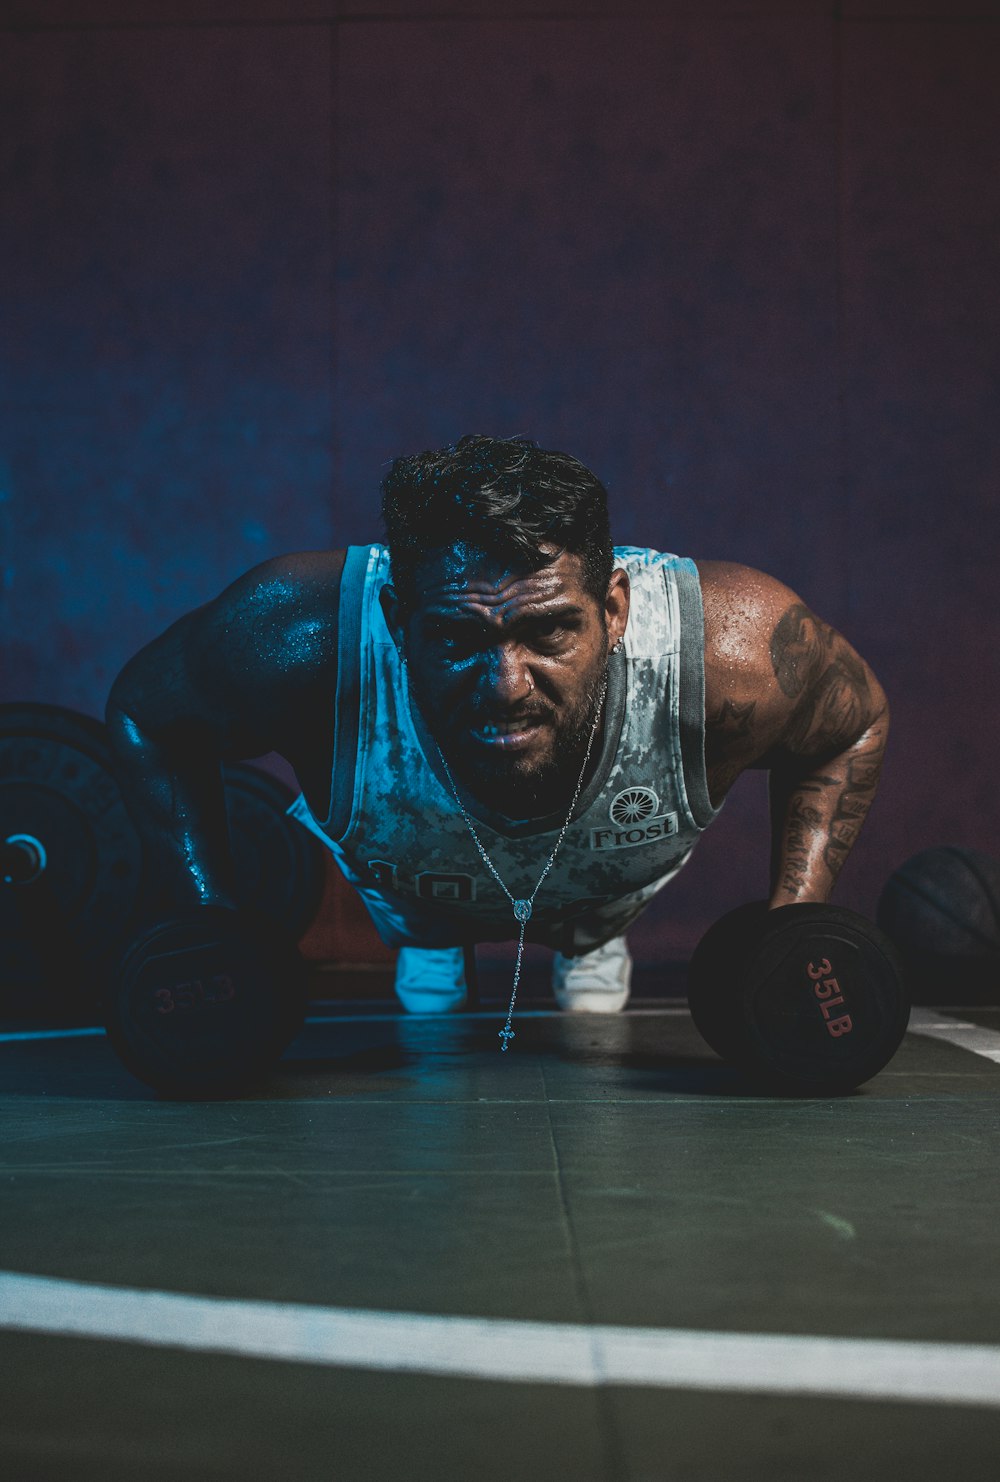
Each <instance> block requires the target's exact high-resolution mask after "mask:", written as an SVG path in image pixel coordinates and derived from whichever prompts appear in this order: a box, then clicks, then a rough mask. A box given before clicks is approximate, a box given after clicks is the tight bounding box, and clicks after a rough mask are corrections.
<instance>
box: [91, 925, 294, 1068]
mask: <svg viewBox="0 0 1000 1482" xmlns="http://www.w3.org/2000/svg"><path fill="white" fill-rule="evenodd" d="M305 1003H306V994H305V971H304V964H303V962H302V959H301V958H300V957H299V954H298V952H297V951H296V949H295V946H294V944H293V943H290V942H289V941H288V939H287V938H286V937H285V935H284V933H283V932H282V930H281V929H280V928H279V927H277V926H274V925H273V924H272V923H270V922H268V921H266V920H264V919H262V918H260V917H257V916H254V917H249V916H248V915H246V914H245V913H243V912H239V911H232V910H227V909H224V908H221V907H212V906H203V907H199V908H196V909H194V910H191V911H188V912H186V913H184V914H181V915H178V916H176V917H174V918H172V919H170V920H167V921H160V922H157V923H156V924H155V925H154V926H151V927H150V928H149V929H148V930H147V931H144V932H143V933H142V934H141V935H140V936H138V937H137V938H136V940H135V941H134V942H133V943H132V944H131V946H130V947H129V948H128V949H127V950H126V952H125V954H124V956H123V958H122V960H121V963H120V966H119V971H118V974H117V977H116V978H115V979H114V980H113V984H112V988H111V991H110V992H109V993H108V995H107V998H106V1001H105V1022H106V1024H107V1030H108V1037H109V1039H110V1041H111V1044H112V1046H113V1047H114V1049H115V1050H116V1052H117V1053H118V1055H119V1057H120V1058H121V1060H122V1061H123V1062H124V1064H125V1065H126V1066H127V1067H128V1069H129V1070H130V1071H132V1073H133V1075H135V1076H137V1077H138V1078H139V1080H141V1081H145V1082H146V1084H147V1085H149V1086H152V1087H154V1088H155V1089H156V1090H158V1091H161V1092H163V1093H164V1094H166V1095H168V1096H181V1097H185V1096H186V1097H213V1096H231V1095H235V1094H238V1093H239V1092H241V1091H245V1090H247V1089H249V1088H250V1087H252V1086H253V1085H254V1084H256V1083H258V1082H260V1081H261V1080H262V1078H263V1077H264V1076H265V1074H266V1073H267V1071H269V1070H270V1069H271V1068H272V1067H273V1066H274V1065H275V1064H276V1062H277V1061H278V1060H279V1059H280V1057H281V1055H282V1053H283V1052H284V1050H285V1049H286V1048H287V1046H288V1045H289V1043H290V1042H291V1040H292V1039H293V1038H294V1036H295V1035H296V1033H297V1032H298V1030H299V1029H300V1028H301V1026H302V1022H303V1019H304V1017H305Z"/></svg>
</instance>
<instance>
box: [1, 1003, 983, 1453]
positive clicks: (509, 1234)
mask: <svg viewBox="0 0 1000 1482" xmlns="http://www.w3.org/2000/svg"><path fill="white" fill-rule="evenodd" d="M539 1008H540V1005H539V1004H538V1003H537V1002H536V1003H534V1004H533V1005H532V1006H531V1007H529V1009H528V1011H527V1012H526V1013H525V1014H524V1015H523V1016H522V1017H521V1018H520V1019H519V1020H517V1021H516V1022H515V1027H516V1029H517V1031H518V1034H517V1039H516V1040H515V1042H514V1046H513V1048H512V1050H511V1052H510V1053H509V1054H507V1055H501V1054H500V1053H499V1049H498V1043H497V1039H496V1030H497V1028H498V1027H499V1023H498V1022H494V1021H495V1020H496V1019H497V1014H496V1013H494V1012H492V1011H491V1012H490V1013H489V1014H487V1015H484V1016H481V1017H480V1016H472V1015H468V1016H455V1017H452V1018H437V1019H435V1018H405V1017H401V1016H399V1015H397V1014H395V1013H394V1011H393V1010H392V1008H391V1006H390V1005H388V1004H384V1005H379V1004H375V1003H368V1004H360V1005H355V1006H353V1007H351V1006H349V1005H339V1006H333V1005H327V1006H322V1005H315V1006H314V1013H313V1016H312V1017H313V1020H314V1022H311V1023H310V1024H309V1025H308V1026H307V1028H306V1030H305V1032H304V1033H303V1035H302V1036H301V1038H300V1039H299V1040H298V1041H297V1042H296V1044H295V1045H294V1046H293V1047H292V1050H291V1051H290V1052H289V1054H288V1056H287V1057H286V1059H285V1060H284V1061H283V1062H282V1064H281V1066H280V1067H279V1069H278V1072H277V1073H276V1074H275V1076H274V1078H273V1081H272V1083H271V1085H270V1087H269V1089H268V1091H267V1094H264V1095H261V1096H259V1097H256V1098H254V1099H249V1100H243V1101H234V1102H219V1103H209V1104H196V1103H173V1102H166V1101H158V1100H157V1099H156V1098H155V1097H153V1096H152V1095H151V1094H147V1093H146V1092H145V1091H144V1090H143V1088H142V1087H141V1086H139V1085H137V1083H135V1082H133V1081H132V1080H131V1079H130V1078H129V1076H128V1074H127V1073H126V1072H125V1071H124V1070H122V1069H120V1068H119V1067H118V1065H117V1063H116V1062H115V1060H114V1059H113V1057H112V1055H111V1053H110V1051H109V1049H108V1047H107V1045H106V1043H105V1041H104V1040H103V1038H102V1037H100V1036H97V1035H95V1036H76V1037H65V1038H59V1039H45V1040H42V1039H40V1040H19V1041H7V1042H0V1093H2V1094H0V1102H2V1108H0V1111H2V1119H3V1127H4V1132H3V1153H2V1155H0V1159H2V1167H0V1268H2V1270H3V1271H6V1272H18V1273H27V1274H31V1275H36V1276H46V1277H58V1278H63V1279H67V1280H69V1281H73V1282H80V1283H87V1284H91V1283H95V1284H101V1285H103V1286H110V1287H115V1288H128V1289H142V1290H156V1291H168V1292H184V1293H193V1294H198V1295H199V1296H205V1297H216V1298H218V1297H224V1298H233V1299H238V1300H239V1301H241V1302H250V1301H264V1302H267V1303H284V1302H290V1303H298V1304H308V1305H309V1306H311V1307H322V1308H333V1309H338V1310H339V1309H345V1308H349V1309H365V1310H374V1311H375V1312H378V1313H382V1312H390V1313H432V1314H444V1315H456V1316H474V1317H482V1318H494V1319H514V1320H522V1321H528V1322H535V1323H556V1324H582V1325H591V1324H596V1325H599V1326H602V1327H603V1326H604V1325H622V1326H627V1327H630V1328H638V1329H649V1328H657V1329H695V1330H703V1331H706V1332H716V1331H736V1332H740V1333H746V1334H761V1333H778V1334H787V1335H796V1334H799V1335H810V1334H812V1335H829V1336H830V1337H831V1338H873V1339H896V1340H903V1341H908V1342H909V1341H913V1342H919V1343H927V1344H934V1343H942V1342H948V1343H960V1344H968V1343H979V1344H988V1345H1000V1262H998V1260H997V1251H998V1240H1000V1237H998V1234H997V1230H998V1227H1000V1221H998V1214H1000V1180H998V1177H997V1172H996V1168H997V1151H998V1115H997V1112H998V1107H1000V1065H998V1064H996V1063H994V1062H991V1061H990V1060H988V1059H985V1058H983V1057H982V1056H981V1055H976V1054H973V1053H970V1052H968V1051H966V1050H963V1049H961V1048H958V1047H957V1046H954V1045H951V1044H946V1043H942V1042H939V1041H937V1040H934V1039H929V1038H926V1037H923V1036H919V1037H918V1036H917V1035H910V1036H908V1037H907V1039H906V1040H905V1042H904V1044H903V1047H902V1049H901V1050H900V1052H899V1054H898V1055H897V1056H896V1058H895V1059H894V1060H893V1062H892V1063H891V1065H890V1066H889V1067H888V1069H887V1070H886V1071H885V1072H883V1074H882V1075H881V1076H879V1077H877V1078H876V1080H874V1081H873V1082H871V1083H870V1084H869V1085H868V1086H866V1087H864V1088H862V1090H861V1091H859V1092H858V1093H856V1094H854V1095H853V1096H849V1097H845V1098H843V1099H840V1100H814V1101H793V1100H777V1099H767V1098H763V1097H760V1096H756V1095H750V1094H748V1093H747V1090H746V1088H745V1087H744V1086H742V1085H741V1083H740V1081H739V1079H738V1077H737V1076H736V1074H735V1073H734V1072H732V1071H730V1070H728V1069H727V1068H725V1067H724V1066H722V1065H721V1064H720V1063H719V1062H718V1061H717V1060H715V1059H714V1057H713V1056H712V1055H711V1052H709V1051H708V1050H706V1049H705V1048H704V1047H703V1045H702V1043H701V1041H700V1040H699V1038H698V1036H697V1034H696V1032H695V1030H694V1028H693V1026H692V1025H691V1022H690V1020H689V1018H688V1017H687V1015H686V1012H685V1010H684V1009H683V1006H682V1005H680V1004H678V1003H670V1002H668V1001H664V1000H659V1001H653V1000H650V1001H648V1002H646V1003H642V1002H641V1001H640V1002H639V1003H637V1004H636V1006H635V1007H634V1008H633V1009H632V1010H630V1011H629V1012H628V1013H627V1014H625V1015H622V1016H617V1017H594V1018H568V1017H564V1016H558V1015H555V1014H548V1013H547V1012H539ZM532 1009H533V1010H534V1012H533V1011H532ZM951 1012H952V1013H954V1011H951ZM965 1017H966V1018H967V1019H969V1018H971V1017H973V1016H965ZM499 1020H500V1021H501V1022H502V1014H501V1015H500V1016H499ZM974 1021H975V1022H976V1023H977V1024H980V1025H983V1026H985V1027H987V1028H989V1027H991V1026H992V1027H996V1028H1000V1012H998V1011H991V1010H984V1009H977V1010H976V1011H975V1015H974ZM3 1327H4V1323H3V1304H2V1297H0V1330H2V1329H3ZM837 1363H838V1356H837V1350H836V1349H834V1350H831V1366H832V1367H835V1366H836V1365H837ZM0 1366H2V1370H3V1374H4V1378H3V1395H4V1401H3V1406H2V1416H0V1466H2V1469H3V1471H4V1474H5V1475H6V1476H9V1477H10V1478H11V1479H12V1482H22V1479H25V1482H27V1479H41V1478H44V1479H49V1478H51V1479H62V1478H73V1479H90V1478H94V1479H96V1478H101V1479H102V1482H105V1479H118V1478H121V1479H126V1478H128V1479H132V1478H139V1477H142V1478H154V1479H160V1478H163V1479H168V1478H189V1477H190V1478H199V1479H200V1478H206V1479H207V1478H261V1479H266V1478H272V1477H273V1478H286V1477H287V1478H303V1479H306V1478H308V1479H312V1478H317V1479H319V1478H323V1479H330V1478H336V1479H338V1482H339V1479H343V1482H368V1479H375V1478H378V1479H390V1478H391V1479H394V1482H395V1479H401V1482H409V1479H414V1482H415V1479H423V1478H425V1477H426V1478H428V1479H432V1478H433V1479H434V1482H451V1479H455V1482H472V1479H493V1478H497V1479H501V1478H502V1479H504V1482H513V1479H525V1482H528V1479H539V1482H542V1479H545V1482H549V1479H553V1482H555V1479H563V1478H566V1479H573V1482H589V1479H591V1478H594V1479H598V1478H599V1479H602V1482H625V1479H628V1482H651V1479H661V1478H662V1479H675V1478H676V1479H685V1482H687V1479H705V1482H731V1479H732V1482H738V1479H744V1478H745V1479H747V1482H750V1479H753V1482H771V1479H775V1482H777V1479H781V1482H784V1479H788V1482H806V1479H814V1478H822V1479H826V1478H831V1479H833V1478H837V1479H839V1478H851V1479H852V1482H854V1479H866V1478H879V1479H881V1478H889V1477H892V1478H893V1479H895V1478H896V1477H897V1476H900V1475H904V1476H906V1477H907V1479H908V1482H912V1479H923V1478H928V1479H929V1478H939V1477H942V1476H946V1475H948V1476H956V1477H957V1476H961V1477H962V1478H963V1482H968V1479H978V1478H983V1479H986V1478H987V1477H989V1478H990V1479H991V1482H992V1479H993V1478H995V1476H996V1451H997V1446H998V1443H1000V1407H990V1406H982V1405H980V1406H978V1407H973V1406H971V1405H965V1404H959V1405H944V1404H931V1405H928V1404H923V1405H922V1404H917V1403H905V1404H904V1403H900V1402H898V1401H897V1402H894V1401H892V1400H876V1399H872V1398H864V1399H853V1400H848V1399H844V1398H842V1397H838V1396H837V1395H836V1394H835V1393H830V1394H817V1395H810V1396H803V1395H797V1396H796V1395H787V1394H781V1393H756V1394H753V1393H739V1392H736V1393H725V1392H723V1391H722V1390H721V1389H720V1390H714V1389H712V1388H710V1387H709V1388H706V1387H703V1386H699V1387H698V1388H696V1389H693V1390H687V1389H683V1388H677V1387H670V1386H666V1387H664V1386H663V1385H658V1386H657V1385H653V1384H645V1383H637V1384H635V1385H629V1384H625V1385H622V1384H616V1385H614V1386H609V1385H605V1386H602V1385H600V1384H598V1385H596V1386H595V1385H579V1384H563V1383H541V1382H539V1383H528V1382H516V1380H511V1381H508V1382H496V1381H495V1380H493V1379H489V1378H456V1377H450V1376H448V1375H446V1374H442V1373H418V1372H414V1373H404V1372H401V1371H398V1370H394V1369H393V1368H392V1367H390V1368H388V1369H387V1370H384V1371H376V1370H372V1369H367V1368H364V1367H358V1368H344V1367H340V1366H338V1365H332V1366H331V1365H328V1364H326V1363H323V1364H314V1363H302V1362H287V1361H285V1360H282V1359H281V1358H279V1357H277V1356H275V1357H268V1358H262V1357H246V1356H242V1355H236V1354H230V1353H212V1352H205V1351H193V1352H184V1351H180V1350H179V1349H178V1348H176V1347H174V1346H158V1345H157V1344H156V1340H155V1338H154V1339H153V1341H152V1345H150V1344H147V1343H137V1342H123V1341H108V1340H107V1339H106V1338H98V1337H77V1336H68V1335H65V1334H62V1333H51V1332H50V1333H45V1334H42V1333H38V1332H30V1331H9V1330H8V1331H0ZM727 1382H729V1381H727ZM998 1401H1000V1395H998Z"/></svg>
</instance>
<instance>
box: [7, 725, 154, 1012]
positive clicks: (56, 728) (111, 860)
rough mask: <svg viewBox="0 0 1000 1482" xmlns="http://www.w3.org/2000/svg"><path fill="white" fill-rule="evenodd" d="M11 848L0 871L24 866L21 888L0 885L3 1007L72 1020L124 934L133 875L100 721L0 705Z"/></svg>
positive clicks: (132, 846) (134, 842)
mask: <svg viewBox="0 0 1000 1482" xmlns="http://www.w3.org/2000/svg"><path fill="white" fill-rule="evenodd" d="M12 838H13V839H15V840H17V839H20V840H22V841H23V843H21V844H15V845H13V846H8V850H7V854H6V857H7V859H8V862H10V861H11V859H12V858H13V857H14V856H15V855H16V854H17V852H19V851H20V853H21V856H22V863H23V855H24V851H28V852H29V853H30V855H31V857H32V858H33V859H34V860H35V862H36V866H35V867H34V868H32V869H29V870H28V871H27V873H28V875H29V877H30V878H29V879H28V882H27V883H0V934H2V938H3V943H4V952H3V956H2V961H0V995H2V997H3V1001H4V1007H5V1009H6V1010H7V1011H8V1012H13V1013H21V1012H25V1013H30V1014H35V1013H39V1012H41V1013H44V1012H46V1010H47V1009H50V1008H58V1009H59V1010H60V1011H62V1010H64V1009H65V1008H66V1007H67V1006H73V1005H74V1004H76V1005H77V1006H79V1007H81V1008H82V1007H84V1006H85V1004H88V1003H92V1002H93V998H94V994H95V992H96V990H97V986H98V980H99V975H100V972H101V969H102V966H103V965H104V964H106V963H107V961H108V960H109V958H110V957H112V956H114V954H115V953H116V952H117V950H118V948H119V946H120V943H121V941H122V939H123V936H124V934H125V933H126V931H127V929H128V927H129V924H130V918H131V916H132V912H133V909H134V906H135V901H136V896H137V892H138V887H139V874H140V867H141V850H140V846H139V840H138V837H137V834H136V832H135V829H134V827H133V825H132V822H131V820H130V818H129V816H128V813H127V812H126V809H125V804H124V801H123V799H122V795H121V792H120V791H119V788H118V784H117V781H116V780H115V777H114V773H113V770H112V764H111V757H110V752H109V749H108V746H107V743H106V741H105V739H104V727H103V725H102V723H101V722H100V721H98V720H95V719H93V718H91V717H90V716H85V715H80V714H78V713H77V712H75V711H72V710H67V709H65V708H63V707H61V706H58V705H43V704H34V703H30V702H16V701H15V702H11V703H7V704H3V705H0V845H3V844H4V843H5V842H6V841H7V840H10V839H12ZM5 873H6V872H5ZM11 873H13V874H14V875H18V874H21V873H23V872H22V871H19V870H18V869H16V868H14V869H12V870H11Z"/></svg>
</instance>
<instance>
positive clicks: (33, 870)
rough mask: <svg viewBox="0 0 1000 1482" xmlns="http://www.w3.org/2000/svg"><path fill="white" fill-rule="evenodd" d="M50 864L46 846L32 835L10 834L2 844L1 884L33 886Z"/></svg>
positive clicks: (0, 845) (0, 847)
mask: <svg viewBox="0 0 1000 1482" xmlns="http://www.w3.org/2000/svg"><path fill="white" fill-rule="evenodd" d="M47 863H48V857H47V855H46V853H45V845H44V844H43V843H42V842H41V840H40V839H36V838H35V837H34V836H33V835H32V834H10V835H9V836H8V837H7V838H6V839H4V841H3V843H2V844H0V882H2V883H3V884H4V885H31V884H32V883H33V882H34V881H35V880H37V879H38V878H39V876H40V875H41V874H42V873H43V872H44V870H45V866H46V864H47Z"/></svg>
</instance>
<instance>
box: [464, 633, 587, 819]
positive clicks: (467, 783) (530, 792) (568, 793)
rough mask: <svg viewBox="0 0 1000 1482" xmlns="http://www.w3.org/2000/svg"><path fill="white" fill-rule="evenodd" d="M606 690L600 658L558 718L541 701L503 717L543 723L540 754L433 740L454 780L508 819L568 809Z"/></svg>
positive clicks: (474, 720) (475, 721) (475, 717)
mask: <svg viewBox="0 0 1000 1482" xmlns="http://www.w3.org/2000/svg"><path fill="white" fill-rule="evenodd" d="M606 689H607V660H606V658H605V657H604V656H602V657H601V658H600V659H599V660H598V662H597V664H596V665H595V668H594V670H593V672H592V673H591V674H590V675H589V676H588V678H587V680H586V682H585V684H584V686H583V688H582V691H581V693H580V695H579V698H578V699H577V700H576V702H575V703H574V704H573V705H572V706H571V707H570V708H569V709H568V710H566V711H565V712H564V713H563V715H562V716H561V717H560V718H559V719H558V720H557V719H556V717H555V715H554V713H553V711H552V710H551V709H550V708H549V707H544V708H543V707H542V706H541V705H535V706H532V707H530V708H528V707H525V708H524V709H522V710H520V711H518V712H517V714H516V715H515V716H513V717H508V718H509V719H516V720H523V721H526V722H528V721H532V720H534V721H539V722H544V723H545V724H546V725H547V726H548V728H549V730H550V732H551V734H552V740H551V743H550V745H549V747H548V748H547V750H546V752H545V754H544V755H543V756H540V757H535V756H531V755H530V754H529V755H522V754H520V753H518V752H513V753H511V754H510V755H509V756H505V755H504V754H503V752H502V751H498V752H497V753H495V754H490V753H487V752H485V751H484V749H483V748H482V747H480V746H477V745H476V743H475V742H474V741H471V740H468V739H465V740H464V741H463V742H462V743H459V744H456V743H455V741H454V739H449V737H448V736H446V735H443V736H440V737H438V738H437V740H438V744H439V746H440V747H441V750H442V752H443V753H444V755H445V758H446V760H447V762H448V765H449V767H450V768H451V770H452V772H453V773H454V775H455V778H456V780H457V781H459V782H461V784H462V786H463V787H465V788H467V789H468V791H469V792H471V793H472V794H473V796H474V797H476V798H478V799H479V800H480V801H481V802H483V803H485V804H486V805H487V806H488V807H489V808H491V809H493V810H494V811H495V812H497V813H502V814H504V815H505V816H506V817H508V818H531V817H543V816H545V815H547V814H549V813H553V812H555V811H557V810H558V809H560V808H568V807H569V804H570V800H571V799H572V797H573V791H574V789H575V788H576V786H577V783H578V781H579V780H580V775H581V769H582V768H583V761H584V757H585V756H586V754H587V744H588V742H589V741H590V739H591V734H592V732H593V731H594V724H595V721H596V720H597V719H598V718H599V716H600V714H601V709H602V706H603V703H604V696H605V692H606ZM485 719H488V717H487V716H485V715H484V714H481V713H474V714H473V716H472V717H471V722H472V724H473V725H475V724H479V723H481V722H482V721H483V720H485ZM463 729H464V727H463ZM595 739H596V737H595Z"/></svg>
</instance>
